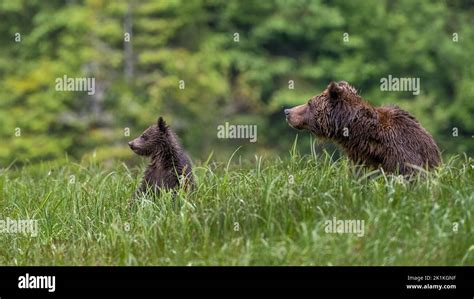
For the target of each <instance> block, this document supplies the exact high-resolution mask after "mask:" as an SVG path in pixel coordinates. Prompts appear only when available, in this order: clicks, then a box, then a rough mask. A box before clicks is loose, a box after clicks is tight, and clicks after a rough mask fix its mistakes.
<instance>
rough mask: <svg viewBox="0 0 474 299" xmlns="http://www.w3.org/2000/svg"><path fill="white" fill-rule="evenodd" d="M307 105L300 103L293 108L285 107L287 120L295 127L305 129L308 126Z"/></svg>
mask: <svg viewBox="0 0 474 299" xmlns="http://www.w3.org/2000/svg"><path fill="white" fill-rule="evenodd" d="M306 108H307V107H306V105H300V106H296V107H293V108H291V109H285V110H284V112H285V116H286V121H287V122H288V124H289V125H290V126H291V127H293V128H295V129H299V130H301V129H304V128H305V126H306V122H305V117H306Z"/></svg>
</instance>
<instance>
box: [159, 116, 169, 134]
mask: <svg viewBox="0 0 474 299" xmlns="http://www.w3.org/2000/svg"><path fill="white" fill-rule="evenodd" d="M156 124H157V125H158V129H159V130H160V131H162V132H166V131H167V129H168V126H167V125H166V122H165V120H164V119H163V117H161V116H160V117H158V121H157V122H156Z"/></svg>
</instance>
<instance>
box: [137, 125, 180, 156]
mask: <svg viewBox="0 0 474 299" xmlns="http://www.w3.org/2000/svg"><path fill="white" fill-rule="evenodd" d="M170 134H171V133H170V129H169V128H168V126H167V125H166V122H165V121H164V120H163V118H162V117H161V116H160V117H159V118H158V121H157V122H156V124H154V125H151V126H150V127H148V129H146V130H145V131H144V132H143V133H142V134H141V135H140V136H138V137H137V138H135V139H133V140H132V141H130V142H129V143H128V145H129V146H130V148H131V149H132V150H133V151H134V152H135V153H136V154H138V155H141V156H150V155H152V154H154V153H157V152H159V151H161V150H162V149H163V147H164V146H165V145H166V144H167V143H168V142H169V140H170Z"/></svg>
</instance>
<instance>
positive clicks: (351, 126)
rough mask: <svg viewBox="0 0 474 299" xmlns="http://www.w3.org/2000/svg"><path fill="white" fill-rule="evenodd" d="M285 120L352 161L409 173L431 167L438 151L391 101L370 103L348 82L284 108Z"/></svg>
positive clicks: (336, 84) (406, 114) (429, 136)
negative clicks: (327, 142)
mask: <svg viewBox="0 0 474 299" xmlns="http://www.w3.org/2000/svg"><path fill="white" fill-rule="evenodd" d="M285 115H286V119H287V121H288V124H289V125H290V126H292V127H294V128H296V129H299V130H309V131H311V132H312V133H314V134H315V135H316V136H318V137H323V138H328V139H331V140H333V141H335V142H336V143H338V144H339V145H340V146H341V147H342V148H343V149H344V151H345V152H346V154H347V155H348V156H349V159H350V160H351V161H353V162H355V163H356V164H362V165H365V166H368V167H371V168H378V167H382V168H383V169H384V170H385V171H386V172H389V173H397V172H399V173H401V174H411V173H413V172H414V171H415V170H416V167H415V168H413V167H412V165H414V166H418V167H423V168H425V169H431V168H433V167H435V166H437V165H439V164H440V163H441V155H440V152H439V149H438V146H437V145H436V143H435V141H434V140H433V138H432V137H431V135H430V134H429V133H428V132H427V131H426V130H425V129H424V128H423V127H422V126H421V125H420V123H419V122H418V121H417V120H416V119H415V118H414V117H413V116H412V115H410V114H409V113H408V112H406V111H404V110H402V109H400V108H399V107H396V106H388V107H379V108H375V107H373V106H371V105H370V104H369V103H367V102H365V101H364V100H363V99H362V98H361V97H360V96H359V95H358V94H357V91H356V90H355V89H354V88H353V87H352V86H350V85H349V84H348V83H347V82H344V81H342V82H338V83H334V82H331V83H330V84H329V86H328V87H327V88H326V90H324V91H323V92H322V93H321V94H320V95H317V96H314V97H313V98H311V99H310V100H309V101H308V103H307V104H303V105H300V106H296V107H294V108H292V109H286V110H285Z"/></svg>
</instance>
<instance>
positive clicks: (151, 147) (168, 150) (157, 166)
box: [128, 117, 193, 196]
mask: <svg viewBox="0 0 474 299" xmlns="http://www.w3.org/2000/svg"><path fill="white" fill-rule="evenodd" d="M128 145H129V146H130V148H131V149H132V150H133V151H134V152H135V153H136V154H138V155H141V156H150V157H151V162H150V164H149V165H148V167H147V169H146V170H145V174H144V177H143V180H142V182H141V184H140V187H139V189H138V190H137V192H136V193H135V196H136V195H137V194H139V193H142V192H146V191H147V190H152V191H153V192H159V190H160V189H174V188H177V187H179V186H180V184H181V183H184V184H185V187H187V186H189V185H192V183H193V177H192V173H191V163H190V161H189V158H188V156H187V155H186V154H185V152H184V151H183V149H182V147H181V145H180V143H179V141H178V138H177V136H176V135H175V134H174V132H173V131H172V130H171V128H169V127H168V126H167V125H166V123H165V121H164V120H163V118H161V117H160V118H158V121H157V123H156V124H154V125H151V126H150V127H149V128H148V129H146V130H145V132H143V134H142V135H140V136H139V137H137V138H135V139H134V140H132V141H130V142H129V143H128ZM180 177H182V178H181V180H180Z"/></svg>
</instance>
